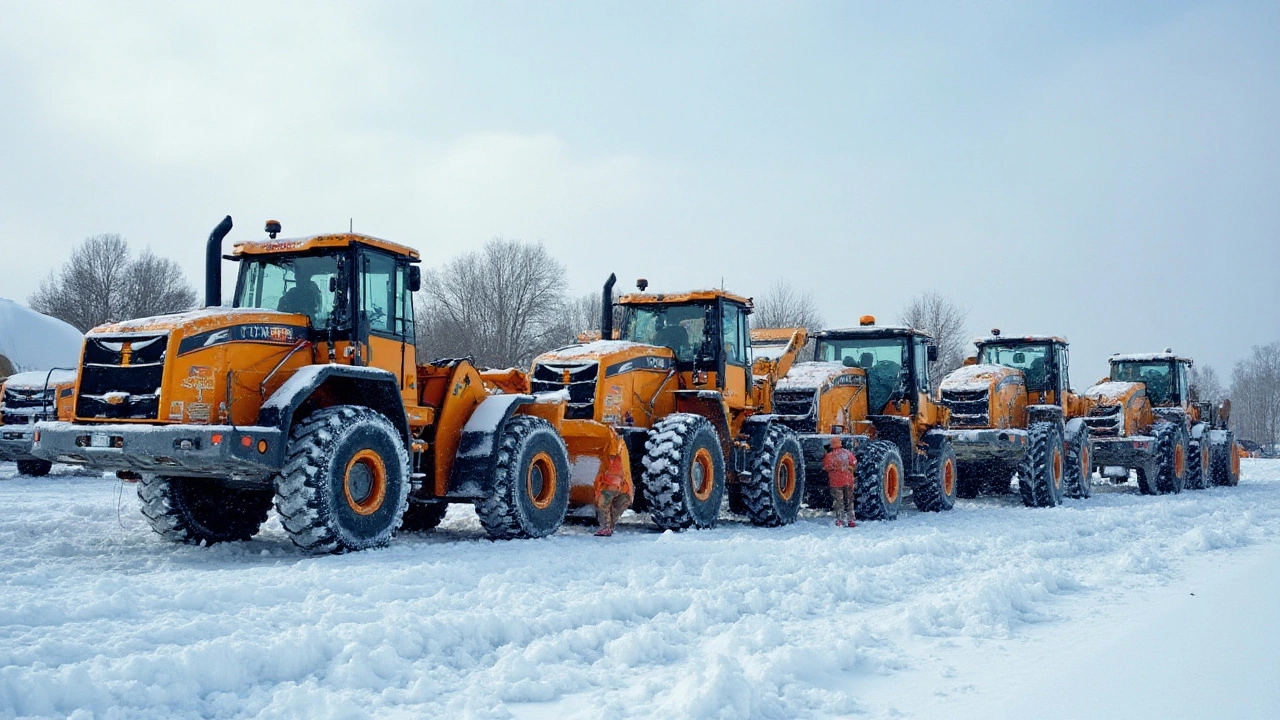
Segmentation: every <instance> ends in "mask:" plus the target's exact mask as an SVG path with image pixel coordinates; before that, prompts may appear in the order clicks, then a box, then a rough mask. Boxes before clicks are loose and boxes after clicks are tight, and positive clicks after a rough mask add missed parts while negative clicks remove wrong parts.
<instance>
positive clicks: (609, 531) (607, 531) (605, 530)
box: [596, 528, 613, 537]
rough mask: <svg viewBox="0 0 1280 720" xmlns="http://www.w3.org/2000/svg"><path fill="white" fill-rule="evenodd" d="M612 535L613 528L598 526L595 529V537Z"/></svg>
mask: <svg viewBox="0 0 1280 720" xmlns="http://www.w3.org/2000/svg"><path fill="white" fill-rule="evenodd" d="M612 535H613V528H600V529H599V530H597V531H596V537H611V536H612Z"/></svg>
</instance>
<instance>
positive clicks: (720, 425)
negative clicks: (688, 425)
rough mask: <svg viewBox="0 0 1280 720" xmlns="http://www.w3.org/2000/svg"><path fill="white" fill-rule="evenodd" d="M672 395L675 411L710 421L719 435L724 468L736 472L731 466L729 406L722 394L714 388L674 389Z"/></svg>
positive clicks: (731, 439) (731, 449)
mask: <svg viewBox="0 0 1280 720" xmlns="http://www.w3.org/2000/svg"><path fill="white" fill-rule="evenodd" d="M672 395H674V396H675V399H676V412H682V413H689V414H691V415H701V416H702V417H704V418H706V419H707V420H709V421H710V422H711V426H712V427H714V428H715V429H716V434H717V435H719V436H720V451H721V453H722V454H723V455H724V461H725V466H726V468H725V469H726V470H727V471H729V472H737V468H734V467H733V457H734V456H733V431H732V429H731V428H730V427H729V407H728V406H727V405H725V402H724V396H723V395H721V394H720V393H719V392H717V391H715V390H676V391H674V392H673V393H672Z"/></svg>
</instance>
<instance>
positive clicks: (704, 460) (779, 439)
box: [531, 276, 805, 530]
mask: <svg viewBox="0 0 1280 720" xmlns="http://www.w3.org/2000/svg"><path fill="white" fill-rule="evenodd" d="M615 281H616V278H615V277H614V276H610V278H609V280H608V282H606V283H605V287H604V293H603V296H602V300H603V303H602V307H603V311H602V318H601V332H600V337H601V338H603V339H600V340H595V341H591V342H586V343H582V344H578V345H571V346H569V347H565V348H561V349H558V350H554V351H551V352H548V353H544V354H542V355H540V356H538V357H537V358H535V359H534V362H533V369H532V375H531V383H532V387H533V389H534V390H535V391H537V392H540V393H547V394H551V393H560V394H561V395H563V396H567V403H566V410H565V417H564V422H563V424H562V425H561V427H560V432H561V435H562V436H563V437H564V440H565V443H566V444H567V445H568V449H569V456H570V460H571V463H572V471H571V475H572V488H571V490H570V503H571V505H572V507H573V508H574V509H575V510H577V511H579V512H584V513H589V512H590V508H591V507H592V506H593V505H594V503H595V479H596V477H597V475H598V474H599V473H600V472H602V469H603V468H605V467H607V466H608V465H609V463H610V461H611V459H614V458H616V456H618V455H620V456H621V459H620V462H619V463H618V464H619V465H620V466H621V468H622V471H623V473H624V474H626V475H627V476H628V478H629V479H630V481H631V483H632V485H633V487H634V488H635V490H636V497H635V503H634V504H633V506H632V507H633V508H635V509H636V510H647V511H648V512H649V516H650V518H651V519H652V521H653V523H654V524H655V525H657V526H658V527H659V528H663V529H671V530H680V529H686V528H709V527H712V526H714V525H715V524H716V523H717V522H718V520H719V517H720V509H721V504H722V503H723V502H724V500H725V499H726V498H727V499H729V501H730V505H731V506H732V507H733V508H734V509H736V510H739V511H741V512H743V513H744V514H746V515H747V516H748V517H749V518H750V520H751V522H752V523H754V524H756V525H765V526H773V525H786V524H789V523H791V522H794V521H795V519H796V517H797V514H798V513H799V509H800V504H801V499H802V498H803V496H804V478H805V462H804V457H803V456H802V455H801V453H800V447H799V444H798V442H797V441H796V438H795V435H794V433H793V432H792V431H791V430H790V429H789V428H787V427H786V426H784V425H782V424H780V423H778V422H777V420H776V419H775V418H774V417H773V416H772V414H771V412H772V409H773V388H774V384H775V382H776V381H777V378H779V377H781V376H782V375H783V374H785V373H786V371H787V368H788V367H790V365H791V362H792V361H793V359H794V358H795V356H796V354H797V353H798V352H799V351H800V348H801V347H802V346H803V345H804V342H805V333H804V330H799V331H797V332H795V333H794V334H793V335H792V336H790V337H789V338H788V341H787V347H786V349H785V350H784V351H783V352H781V353H780V354H779V356H778V357H777V358H775V359H774V360H766V361H763V362H762V363H761V364H759V365H757V366H756V367H755V368H754V370H755V372H754V373H753V367H752V364H751V362H750V357H751V339H750V335H749V332H748V324H747V317H748V315H749V314H750V313H751V311H752V306H751V301H750V299H748V298H745V297H742V296H739V295H735V294H733V293H730V292H725V291H723V290H705V291H695V292H687V293H662V294H655V293H646V292H645V290H646V289H647V287H648V284H647V282H646V281H644V280H641V281H640V282H639V283H638V284H637V286H638V288H639V290H640V292H638V293H630V294H627V295H623V296H622V297H621V298H619V299H618V301H617V305H619V306H620V307H621V309H622V321H621V327H620V328H619V329H618V332H617V333H615V332H614V328H613V304H614V303H613V295H612V292H613V285H614V283H615Z"/></svg>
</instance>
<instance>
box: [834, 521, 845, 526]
mask: <svg viewBox="0 0 1280 720" xmlns="http://www.w3.org/2000/svg"><path fill="white" fill-rule="evenodd" d="M836 527H844V521H843V520H836Z"/></svg>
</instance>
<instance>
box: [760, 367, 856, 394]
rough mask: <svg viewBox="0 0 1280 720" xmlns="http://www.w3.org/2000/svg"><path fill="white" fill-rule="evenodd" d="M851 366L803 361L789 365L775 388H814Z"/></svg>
mask: <svg viewBox="0 0 1280 720" xmlns="http://www.w3.org/2000/svg"><path fill="white" fill-rule="evenodd" d="M852 369H853V368H848V367H845V366H844V364H843V363H838V362H803V363H796V364H794V365H792V366H791V370H790V371H788V372H787V374H786V375H785V376H783V378H782V379H781V380H779V381H778V386H777V387H776V388H775V389H776V390H816V389H818V388H820V387H822V386H823V385H825V384H827V383H828V382H830V381H831V378H833V377H835V376H837V375H841V374H843V373H844V372H845V371H847V370H852Z"/></svg>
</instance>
